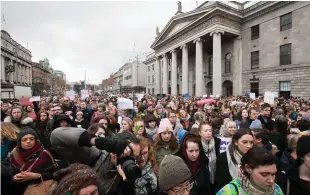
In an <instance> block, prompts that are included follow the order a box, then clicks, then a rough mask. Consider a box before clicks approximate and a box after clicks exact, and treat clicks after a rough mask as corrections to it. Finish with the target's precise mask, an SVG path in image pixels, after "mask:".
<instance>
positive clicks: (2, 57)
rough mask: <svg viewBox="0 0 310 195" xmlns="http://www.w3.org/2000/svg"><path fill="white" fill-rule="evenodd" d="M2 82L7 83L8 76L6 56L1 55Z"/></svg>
mask: <svg viewBox="0 0 310 195" xmlns="http://www.w3.org/2000/svg"><path fill="white" fill-rule="evenodd" d="M1 82H2V83H6V78H5V60H4V56H1Z"/></svg>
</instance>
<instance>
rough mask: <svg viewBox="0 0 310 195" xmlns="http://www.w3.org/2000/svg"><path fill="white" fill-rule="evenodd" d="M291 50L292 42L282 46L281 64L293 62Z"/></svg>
mask: <svg viewBox="0 0 310 195" xmlns="http://www.w3.org/2000/svg"><path fill="white" fill-rule="evenodd" d="M291 50H292V44H291V43H290V44H286V45H281V46H280V65H287V64H291V63H292V62H291V57H292V56H291Z"/></svg>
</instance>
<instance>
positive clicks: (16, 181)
mask: <svg viewBox="0 0 310 195" xmlns="http://www.w3.org/2000/svg"><path fill="white" fill-rule="evenodd" d="M9 160H10V163H11V164H12V169H13V170H12V173H13V178H12V186H11V187H10V192H9V194H14V195H22V194H23V193H24V191H25V190H26V189H27V187H28V186H29V185H31V184H37V183H40V182H43V181H47V180H50V179H51V178H52V175H53V173H54V171H55V169H56V163H55V161H54V159H53V157H52V155H51V154H50V153H49V152H48V151H47V150H45V149H44V147H43V145H42V144H41V143H40V140H39V137H38V135H37V133H36V132H35V131H34V130H33V129H30V128H24V129H21V131H20V132H19V134H18V136H17V146H16V148H15V149H14V150H13V151H12V153H11V155H10V158H9Z"/></svg>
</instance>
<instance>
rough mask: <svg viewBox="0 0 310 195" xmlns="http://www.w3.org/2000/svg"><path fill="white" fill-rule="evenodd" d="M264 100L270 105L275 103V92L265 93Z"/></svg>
mask: <svg viewBox="0 0 310 195" xmlns="http://www.w3.org/2000/svg"><path fill="white" fill-rule="evenodd" d="M264 102H265V103H268V104H270V105H273V104H274V93H273V92H269V91H266V92H265V95H264Z"/></svg>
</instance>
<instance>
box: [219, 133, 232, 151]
mask: <svg viewBox="0 0 310 195" xmlns="http://www.w3.org/2000/svg"><path fill="white" fill-rule="evenodd" d="M230 142H231V138H229V137H221V144H220V153H223V152H225V151H226V149H227V147H228V145H229V144H230Z"/></svg>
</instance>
